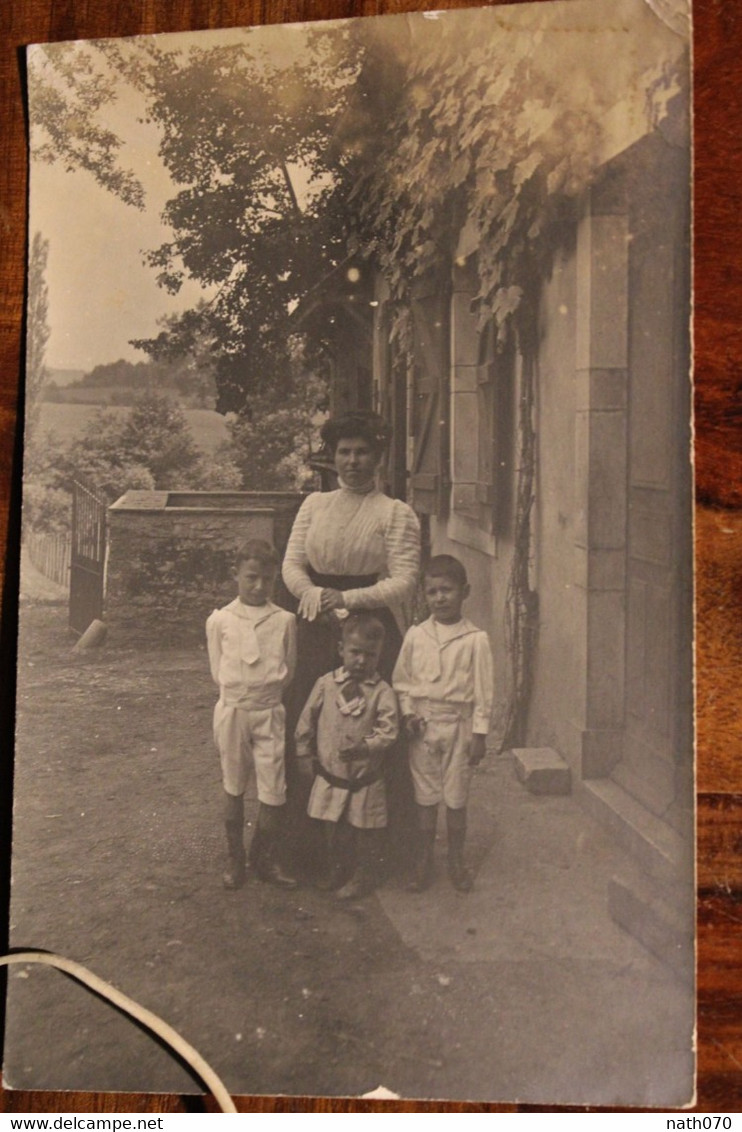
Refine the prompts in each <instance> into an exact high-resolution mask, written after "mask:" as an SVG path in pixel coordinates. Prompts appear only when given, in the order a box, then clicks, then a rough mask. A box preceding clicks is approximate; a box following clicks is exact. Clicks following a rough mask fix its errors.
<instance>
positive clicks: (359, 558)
mask: <svg viewBox="0 0 742 1132" xmlns="http://www.w3.org/2000/svg"><path fill="white" fill-rule="evenodd" d="M309 567H311V568H312V569H313V570H315V571H316V572H317V573H318V574H337V575H348V574H350V575H362V574H378V575H380V577H379V581H378V582H376V583H375V585H372V586H368V587H366V588H365V589H353V590H346V591H345V593H344V598H345V606H346V608H347V609H374V608H378V607H379V606H388V607H389V608H391V609H392V610H394V612H395V614H396V615H397V617H398V619H399V610H400V608H401V607H402V606H403V605H404V603H405V602H408V601H410V600H411V598H412V597H413V595H414V593H415V587H416V584H417V577H418V572H419V569H420V524H419V523H418V520H417V516H416V515H415V512H414V511H413V510H412V508H411V507H408V505H407V504H406V503H402V501H401V500H399V499H390V498H389V496H388V495H384V494H383V492H381V491H377V490H376V488H373V489H372V490H371V491H367V492H359V491H353V490H352V489H350V488H347V487H340V488H339V489H338V490H337V491H316V492H313V493H312V494H311V495H309V496H307V498H306V499H305V500H304V502H303V503H302V505H301V507H300V509H299V513H298V514H297V516H296V519H295V520H294V525H293V527H292V530H291V535H290V537H289V541H288V546H287V547H286V555H285V557H284V561H283V569H282V573H283V580H284V582H285V583H286V585H287V587H288V589H289V590H290V591H291V593H292V594H293V595H294V597H298V598H299V599H300V600H301V599H304V598H305V597H309V596H310V593H311V591H317V593H319V588H318V587H316V586H315V585H314V583H313V582H312V580H311V578H310V577H309V574H308V573H307V570H308V568H309ZM309 605H310V603H309V602H308V601H303V600H302V601H301V605H300V609H302V607H304V608H306V607H308V606H309Z"/></svg>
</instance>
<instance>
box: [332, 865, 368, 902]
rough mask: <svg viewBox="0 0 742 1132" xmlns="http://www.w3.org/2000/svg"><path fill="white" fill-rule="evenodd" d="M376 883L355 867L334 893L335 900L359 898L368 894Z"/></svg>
mask: <svg viewBox="0 0 742 1132" xmlns="http://www.w3.org/2000/svg"><path fill="white" fill-rule="evenodd" d="M375 887H376V885H375V884H374V882H373V880H372V878H371V877H370V876H368V875H367V874H366V873H365V871H364V870H362V869H357V870H356V872H354V873H353V876H352V877H351V878H350V880H349V881H347V882H346V883H345V884H344V885H343V887H342V888H339V889H338V891H337V892H336V893H335V899H336V900H360V899H361V897H363V896H370V895H371V893H372V892H373V891H374V889H375Z"/></svg>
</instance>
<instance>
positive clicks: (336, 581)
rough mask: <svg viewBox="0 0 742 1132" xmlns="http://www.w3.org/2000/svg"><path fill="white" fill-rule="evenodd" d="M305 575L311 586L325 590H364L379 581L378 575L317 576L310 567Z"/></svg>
mask: <svg viewBox="0 0 742 1132" xmlns="http://www.w3.org/2000/svg"><path fill="white" fill-rule="evenodd" d="M307 573H308V574H309V577H310V578H311V580H312V584H313V585H315V586H322V587H323V589H327V590H365V589H368V587H369V586H375V585H376V583H377V582H378V580H379V575H378V574H318V573H317V571H316V570H313V569H312V567H311V566H310V567H309V568H308V570H307Z"/></svg>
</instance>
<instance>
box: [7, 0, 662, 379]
mask: <svg viewBox="0 0 742 1132" xmlns="http://www.w3.org/2000/svg"><path fill="white" fill-rule="evenodd" d="M648 2H649V0H648ZM651 2H652V7H655V6H656V5H657V4H658V3H659V0H651ZM662 2H663V3H664V4H670V5H671V6H672V5H675V4H682V3H683V0H662ZM637 6H638V8H639V10H641V9H642V5H641V3H640V0H611V4H610V5H609V6H606V5H594V4H593V0H589V3H586V2H585V0H583V3H579V0H570V3H566V4H559V3H554V4H548V5H541V4H539V5H521V6H518V7H517V8H507V7H505V8H499V9H494V10H493V21H494V22H495V23H497V22H498V21H502V23H503V25H504V24H506V23H508V21H510V25H512V26H513V27H514V26H515V25H516V24H517V25H521V24H523V25H524V26H527V25H528V23H529V21H533V20H534V19H535V20H536V22H537V23H539V22H540V18H541V13H544V12H547V11H548V13H549V16H550V21H551V22H553V21H554V20H555V19H557V18H558V16H559V13H562V16H561V18H563V19H566V20H567V22H568V23H569V24H571V26H570V28H569V30H570V32H571V34H570V36H569V37H567V39H566V40H565V37H564V36H561V37H560V38H559V44H560V49H559V52H555V57H554V66H555V74H556V73H557V72H558V73H563V72H564V70H565V69H566V70H567V71H568V73H569V75H570V80H569V81H570V87H571V88H572V89H573V90H576V89H577V87H578V81H579V77H580V76H581V77H582V81H583V82H586V81H590V82H593V83H595V82H596V81H598V86H599V87H600V88H601V89H602V86H606V85H610V84H611V83H612V84H613V86H616V87H617V88H618V89H621V86H622V83H623V82H624V78H623V71H626V73H627V75H628V74H631V72H632V67H634V65H635V63H634V60H633V55H634V54H635V53H637V52H639V53H641V52H642V51H644V52H645V53H647V52H649V53H650V54H651V51H652V48H653V40H652V37H651V36H649V37H647V43H646V44H644V45H642V42H641V41H640V40H639V39H638V38H637V37H636V36H634V37H633V38H632V37H629V38H631V42H630V44H629V47H630V49H629V50H626V51H622V52H619V53H618V55H615V54H614V56H613V58H612V66H611V70H610V74H606V72H605V56H604V55H603V54H601V53H600V52H596V51H595V43H596V34H595V33H596V29H597V28H600V27H602V28H603V29H604V30H605V29H606V28H608V26H609V24H608V23H606V21H605V12H606V11H610V12H611V13H613V15H614V16H615V14H616V13H617V12H619V11H623V10H624V9H626V10H627V12H629V13H633V14H634V15H636V9H637ZM646 11H647V10H646V8H645V9H644V13H645V20H646ZM535 13H539V15H538V16H536V15H535ZM579 13H582V14H583V15H582V16H579ZM585 13H587V14H588V15H589V18H586V17H585ZM593 13H595V15H593ZM598 13H601V14H600V15H598ZM425 16H426V17H427V18H428V19H431V18H433V19H442V20H447V21H451V22H455V20H456V19H459V18H463V14H460V13H434V12H429V13H426V14H425ZM378 18H379V19H384V20H400V21H403V20H410V22H411V21H413V20H416V19H418V18H419V17H399V16H397V17H394V16H392V17H378ZM580 20H583V24H584V26H583V24H581V23H580ZM342 22H343V21H332V23H333V24H334V25H335V26H340V24H342ZM308 26H311V25H306V24H283V25H274V26H268V27H259V28H253V29H231V30H230V29H226V30H223V31H210V32H196V33H194V32H185V33H175V34H171V35H164V36H158V37H157V40H158V45H159V46H161V47H163V48H165V49H167V50H171V51H173V52H174V53H178V52H183V51H186V50H188V49H189V48H190V47H192V46H195V45H198V46H199V47H207V46H220V45H224V44H229V43H232V44H233V43H235V42H240V41H243V42H245V41H249V40H252V41H253V42H257V43H259V45H260V46H261V48H263V49H264V50H265V51H266V53H267V55H268V56H269V58H270V62H271V65H272V66H276V65H278V66H280V65H281V64H282V63H289V62H291V61H293V60H294V59H295V58H296V57H297V55H298V54H299V53H300V52H302V51H303V50H306V29H307V27H308ZM403 26H404V25H400V28H401V27H403ZM629 26H630V21H627V29H628V27H629ZM576 33H579V34H576ZM253 37H254V38H253ZM140 38H141V40H142V42H144V41H145V40H147V39H150V38H151V37H140ZM130 42H133V43H136V42H137V41H136V40H134V41H130ZM555 42H556V40H555ZM568 48H569V49H570V50H569V52H568ZM30 50H31V51H32V52H33V51H36V50H39V48H38V47H36V48H31V49H30ZM565 53H567V54H568V55H569V58H567V54H565ZM592 56H596V58H592ZM614 72H615V75H614ZM596 74H597V80H596ZM609 79H610V83H609ZM126 92H127V93H126V96H125V97H123V98H122V99H121V100H120V103H119V104H118V105H116V106H114V107H113V108H107V109H106V115H107V118H106V121H107V124H108V125H110V128H111V129H113V131H114V132H115V133H116V134H118V135H119V136H120V137H121V138H122V139H123V140H124V145H123V148H122V150H121V155H120V156H121V165H122V166H124V167H126V168H131V169H133V170H134V172H135V173H136V175H137V176H138V177H139V179H140V181H141V182H142V183H143V185H144V187H145V190H146V202H147V203H146V207H145V209H144V210H143V211H140V210H138V209H136V208H134V207H133V206H130V205H126V204H124V203H123V202H122V201H121V200H119V199H118V198H117V197H115V196H114V195H113V194H111V193H110V192H108V191H106V190H105V189H101V188H99V187H98V185H97V184H96V182H95V180H94V179H93V177H92V175H90V174H89V173H87V172H85V171H81V170H77V171H67V170H65V169H64V167H63V166H62V165H61V164H60V163H56V164H53V165H46V164H43V163H42V162H40V161H38V160H34V159H33V157H32V159H31V163H30V219H29V237H30V239H29V245H30V242H31V239H32V238H33V236H34V234H35V233H36V232H40V234H41V235H42V236H43V237H44V238H45V239H47V240H48V241H49V260H48V271H47V286H48V292H49V314H48V321H49V328H50V338H49V342H48V346H47V356H46V363H47V366H48V367H49V368H50V369H74V370H86V371H87V370H90V369H92V368H93V367H94V366H96V365H99V364H104V363H108V362H114V361H117V360H118V359H119V358H125V359H127V360H129V361H144V360H145V359H146V355H145V354H144V353H143V351H140V350H136V349H135V348H134V347H132V346H130V345H129V340H130V339H133V338H147V337H153V336H155V335H156V334H157V333H158V330H159V328H158V320H159V319H162V318H163V316H165V315H168V314H172V313H174V312H177V311H181V310H185V309H188V308H190V307H192V306H193V305H194V304H195V303H197V302H198V300H199V298H201V297H205V298H209V297H210V295H211V293H210V292H205V291H203V290H202V289H201V287H200V286H199V285H198V284H197V283H195V282H187V283H186V284H185V285H184V286H183V288H182V289H181V291H180V292H179V294H178V295H176V296H173V295H170V294H169V293H168V292H167V291H165V290H164V289H162V288H160V287H158V285H157V282H156V272H155V271H154V270H153V269H152V268H150V267H148V266H147V265H146V264H145V262H144V259H145V254H146V252H147V251H152V250H154V249H155V248H157V247H159V246H160V245H161V244H162V243H163V242H165V241H167V240H168V239H169V238H170V232H169V230H168V229H167V227H166V226H164V224H163V223H162V220H161V216H162V210H163V207H164V205H165V203H166V201H167V200H168V199H169V198H170V196H172V195H173V192H174V189H173V186H172V184H171V183H170V181H169V178H168V175H167V172H166V170H165V169H164V166H163V165H162V162H161V161H160V158H159V156H158V143H159V135H158V131H157V127H156V126H154V125H151V124H150V125H146V124H142V123H141V122H139V121H138V119H139V117H140V116H141V114H142V112H143V104H142V102H141V101H140V98H139V96H138V95H136V94H135V92H133V91H131V90H130V88H126ZM634 101H635V102H636V103H637V106H638V108H639V110H638V113H639V116H640V117H642V118H643V115H644V113H645V102H646V99H645V96H644V91H643V90H640V91H638V92H635V97H634ZM30 105H31V111H32V113H33V99H31V102H30ZM619 109H620V110H621V114H622V115H623V119H624V124H625V123H627V122H629V119H630V115H629V113H628V111H629V110H630V109H631V108H630V107H629V108H627V107H626V106H621V107H619ZM634 111H635V112H637V111H636V107H634ZM619 133H620V131H619ZM33 136H34V135H33V130H32V139H33ZM611 136H613V135H611ZM616 136H618V134H616ZM624 143H625V139H624V141H622V142H621V144H622V145H623V144H624ZM606 156H610V155H608V154H607V155H606Z"/></svg>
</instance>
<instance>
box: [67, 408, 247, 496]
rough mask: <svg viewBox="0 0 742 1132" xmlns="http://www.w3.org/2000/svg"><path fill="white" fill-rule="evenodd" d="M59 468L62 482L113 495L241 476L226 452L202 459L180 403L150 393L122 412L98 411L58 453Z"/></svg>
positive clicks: (228, 482)
mask: <svg viewBox="0 0 742 1132" xmlns="http://www.w3.org/2000/svg"><path fill="white" fill-rule="evenodd" d="M58 474H59V477H60V481H61V482H63V483H64V482H68V481H69V480H70V479H72V478H77V479H81V480H83V481H85V482H88V483H90V484H92V485H93V486H95V487H96V488H97V489H98V490H99V491H102V492H104V493H105V494H106V495H107V496H108V497H109V498H112V499H115V498H117V497H118V496H120V495H122V494H123V493H124V492H125V491H127V490H129V489H132V488H136V489H140V490H141V489H144V490H148V489H152V488H157V489H160V490H167V489H175V488H180V489H182V488H187V487H191V488H210V489H211V488H235V487H238V486H239V482H240V475H239V471H238V469H237V467H236V466H235V464H234V463H233V462H231V461H230V460H229V458H228V456H227V454H222V455H221V457H220V458H218V459H216V460H214V459H211V458H210V459H209V460H206V459H205V457H204V455H203V453H202V452H201V450H200V449H199V447H198V445H197V444H196V442H195V440H194V439H193V436H192V434H191V431H190V429H189V426H188V422H187V420H186V417H185V414H184V413H183V410H182V409H181V408H180V406H179V405H177V404H175V403H174V402H173V401H172V400H170V399H168V398H167V397H162V396H159V395H157V394H151V393H150V394H146V395H145V396H143V397H141V398H140V399H139V400H138V401H137V402H136V404H135V405H134V407H133V408H132V409H131V410H130V411H129V412H128V413H126V414H125V415H123V416H122V415H121V414H119V413H111V412H107V411H106V410H101V411H100V412H98V413H96V414H95V416H94V417H93V418H92V420H91V421H90V422H89V424H88V426H87V428H86V429H85V432H84V433H83V435H82V436H81V438H80V439H79V440H77V441H75V442H74V443H73V444H72V445H70V447H69V449H68V450H67V451H65V452H62V453H60V455H59V458H58Z"/></svg>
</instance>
